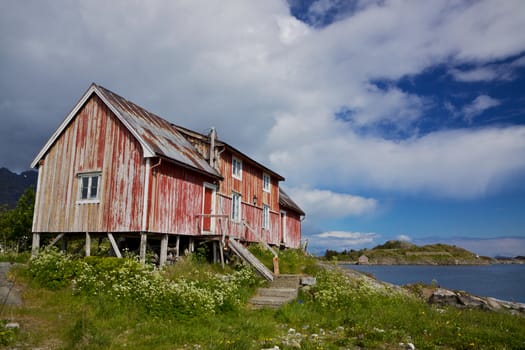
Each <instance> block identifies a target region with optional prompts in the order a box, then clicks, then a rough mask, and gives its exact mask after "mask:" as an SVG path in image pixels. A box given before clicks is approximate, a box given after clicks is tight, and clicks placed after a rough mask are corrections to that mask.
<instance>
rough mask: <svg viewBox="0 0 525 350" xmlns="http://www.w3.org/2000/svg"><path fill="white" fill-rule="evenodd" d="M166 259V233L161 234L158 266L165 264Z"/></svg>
mask: <svg viewBox="0 0 525 350" xmlns="http://www.w3.org/2000/svg"><path fill="white" fill-rule="evenodd" d="M167 259H168V235H167V234H166V235H162V239H161V241H160V257H159V266H160V267H162V266H164V265H166V260H167Z"/></svg>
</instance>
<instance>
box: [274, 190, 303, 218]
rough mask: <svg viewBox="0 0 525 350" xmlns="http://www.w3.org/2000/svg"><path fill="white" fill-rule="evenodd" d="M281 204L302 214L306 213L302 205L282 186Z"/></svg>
mask: <svg viewBox="0 0 525 350" xmlns="http://www.w3.org/2000/svg"><path fill="white" fill-rule="evenodd" d="M279 205H281V206H282V207H284V208H288V209H291V210H293V211H295V212H296V213H298V214H300V215H306V214H305V212H304V211H303V210H302V209H301V207H299V206H298V205H297V203H295V202H294V201H293V200H292V198H291V197H290V196H289V195H288V194H287V193H286V192H284V190H283V189H282V188H281V187H279Z"/></svg>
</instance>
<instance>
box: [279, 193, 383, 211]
mask: <svg viewBox="0 0 525 350" xmlns="http://www.w3.org/2000/svg"><path fill="white" fill-rule="evenodd" d="M287 191H288V192H289V193H290V195H291V196H292V198H294V200H295V201H296V202H297V204H299V205H300V206H301V207H302V208H303V210H305V211H306V213H307V214H308V218H310V217H313V218H316V219H334V218H344V217H347V216H359V215H365V214H369V213H372V212H374V211H375V210H376V208H377V201H376V200H375V199H373V198H364V197H360V196H354V195H351V194H346V193H336V192H333V191H329V190H318V189H309V188H297V187H295V188H290V189H287Z"/></svg>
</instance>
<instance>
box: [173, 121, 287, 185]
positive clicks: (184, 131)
mask: <svg viewBox="0 0 525 350" xmlns="http://www.w3.org/2000/svg"><path fill="white" fill-rule="evenodd" d="M172 125H173V127H175V128H176V129H177V130H178V131H179V132H181V133H182V134H184V135H189V136H192V137H196V138H199V139H201V140H203V141H205V142H208V140H209V137H208V136H207V135H204V134H202V133H200V132H197V131H194V130H191V129H188V128H185V127H183V126H180V125H176V124H172ZM216 145H217V146H221V147H222V146H224V147H227V148H229V149H230V151H232V152H233V153H234V154H235V155H236V156H240V157H242V158H243V159H246V160H248V161H250V162H251V163H252V164H254V165H256V166H257V167H259V168H261V169H263V171H264V172H266V173H268V174H269V175H272V176H273V177H275V178H276V179H277V180H278V181H284V180H285V178H284V177H283V176H282V175H280V174H278V173H276V172H275V171H273V170H272V169H270V168H268V167H267V166H265V165H264V164H262V163H259V162H258V161H256V160H254V159H253V158H251V157H249V156H247V155H246V154H244V153H243V152H241V151H239V150H238V149H237V148H235V147H233V146H232V145H230V144H228V143H226V142H225V141H224V140H222V139H217V140H216Z"/></svg>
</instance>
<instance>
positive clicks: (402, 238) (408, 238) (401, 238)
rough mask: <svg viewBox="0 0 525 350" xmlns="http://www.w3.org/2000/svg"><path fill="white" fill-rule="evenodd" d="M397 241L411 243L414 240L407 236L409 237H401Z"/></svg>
mask: <svg viewBox="0 0 525 350" xmlns="http://www.w3.org/2000/svg"><path fill="white" fill-rule="evenodd" d="M396 239H397V240H398V241H403V242H410V241H411V240H412V238H410V236H407V235H399V236H397V237H396Z"/></svg>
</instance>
